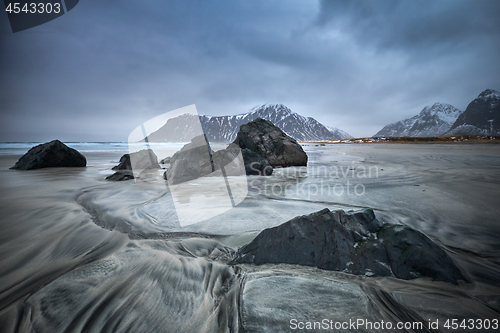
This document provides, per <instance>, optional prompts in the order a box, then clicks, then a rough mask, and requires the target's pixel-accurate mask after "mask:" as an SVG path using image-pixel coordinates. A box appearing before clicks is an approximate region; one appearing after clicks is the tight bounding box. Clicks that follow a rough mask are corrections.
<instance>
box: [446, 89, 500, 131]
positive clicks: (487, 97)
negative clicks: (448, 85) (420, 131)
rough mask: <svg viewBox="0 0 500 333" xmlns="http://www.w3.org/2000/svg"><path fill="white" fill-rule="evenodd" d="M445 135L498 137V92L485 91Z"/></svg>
mask: <svg viewBox="0 0 500 333" xmlns="http://www.w3.org/2000/svg"><path fill="white" fill-rule="evenodd" d="M446 134H447V135H500V92H498V91H496V90H492V89H486V90H485V91H483V92H482V93H481V94H479V96H478V97H477V98H476V99H474V100H473V101H472V102H470V104H469V105H468V106H467V108H466V109H465V111H464V112H463V113H462V114H461V115H460V116H459V117H458V118H457V120H456V121H455V123H454V124H453V125H452V126H451V128H450V130H449V131H448V132H447V133H446Z"/></svg>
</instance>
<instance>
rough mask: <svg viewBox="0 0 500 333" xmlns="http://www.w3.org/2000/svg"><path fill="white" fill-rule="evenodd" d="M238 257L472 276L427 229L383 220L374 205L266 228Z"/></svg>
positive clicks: (385, 272)
mask: <svg viewBox="0 0 500 333" xmlns="http://www.w3.org/2000/svg"><path fill="white" fill-rule="evenodd" d="M232 263H233V264H236V263H253V264H257V265H259V264H264V263H289V264H299V265H307V266H316V267H318V268H321V269H325V270H332V271H343V272H347V273H351V274H358V275H369V276H372V275H377V276H389V275H392V274H393V275H394V276H396V277H398V278H401V279H406V280H409V279H415V278H419V277H429V278H431V279H432V280H438V281H446V282H451V283H454V284H456V283H457V281H458V280H464V281H466V279H465V277H464V276H463V275H462V273H461V271H460V269H459V268H458V267H457V266H456V265H455V264H454V262H453V261H452V260H451V259H450V258H449V257H448V255H447V254H446V252H445V251H444V250H443V249H442V248H441V247H440V246H438V245H437V244H435V243H434V242H432V241H431V240H430V239H429V238H427V237H426V236H425V235H424V234H422V233H420V232H419V231H416V230H414V229H411V228H410V227H407V226H401V225H387V224H382V223H381V222H380V221H379V220H377V219H376V217H375V214H374V213H373V210H371V209H363V210H360V211H356V212H344V211H342V210H337V211H334V212H332V211H330V210H328V209H323V210H321V211H318V212H315V213H312V214H309V215H305V216H298V217H295V218H293V219H292V220H290V221H288V222H286V223H283V224H282V225H280V226H277V227H274V228H270V229H265V230H263V231H262V232H261V233H260V234H259V235H258V236H257V237H256V238H255V239H254V240H253V241H252V242H251V243H250V244H248V245H246V246H244V247H242V248H241V249H239V251H238V255H237V257H236V259H235V260H234V261H233V262H232Z"/></svg>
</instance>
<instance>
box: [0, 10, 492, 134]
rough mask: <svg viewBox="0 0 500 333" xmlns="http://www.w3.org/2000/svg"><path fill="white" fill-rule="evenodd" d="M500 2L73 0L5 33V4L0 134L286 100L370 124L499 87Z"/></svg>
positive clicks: (357, 125) (359, 130)
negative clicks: (56, 12) (57, 13)
mask: <svg viewBox="0 0 500 333" xmlns="http://www.w3.org/2000/svg"><path fill="white" fill-rule="evenodd" d="M498 13H500V1H498V0H481V1H475V0H469V1H460V0H448V1H431V0H428V1H419V0H412V1H396V0H380V1H368V0H365V1H336V0H325V1H313V0H303V1H298V0H293V1H291V0H282V1H269V0H265V1H256V0H246V1H235V0H225V1H224V0H217V1H215V0H214V1H202V0H196V1H187V0H186V1H165V0H156V1H153V0H152V1H128V0H121V1H111V0H100V1H95V0H80V3H79V4H78V5H77V6H76V7H75V8H74V9H73V10H72V11H70V12H69V13H68V14H66V15H63V16H62V17H60V18H58V19H56V20H54V21H51V22H49V23H46V24H44V25H41V26H38V27H35V28H33V29H30V30H26V31H23V32H19V33H16V34H13V33H12V32H11V30H10V27H9V24H8V19H7V15H6V13H3V14H1V15H0V29H1V31H0V45H1V46H0V60H1V62H0V66H1V67H0V107H1V117H2V121H1V127H0V141H47V140H51V139H55V138H57V139H60V140H63V141H126V140H127V137H128V134H129V133H130V132H131V131H132V130H133V129H134V128H135V127H136V126H138V125H139V124H141V123H142V122H144V121H147V120H148V119H150V118H152V117H155V116H157V115H159V114H162V113H164V112H168V111H171V110H174V109H177V108H180V107H183V106H186V105H190V104H196V106H197V109H198V112H199V113H200V114H211V115H227V114H235V113H242V112H245V111H247V110H248V109H250V108H252V107H254V106H255V105H257V104H261V103H283V104H285V105H287V106H288V107H289V108H291V109H292V110H293V111H295V112H297V113H299V114H302V115H304V116H312V117H314V118H316V119H317V120H319V121H320V122H322V123H323V124H325V125H330V126H335V127H339V128H340V129H342V130H345V131H347V132H348V133H350V134H352V135H353V136H356V137H360V136H371V135H373V134H374V133H376V132H377V131H378V130H380V129H381V128H382V127H383V126H385V125H386V124H388V123H391V122H394V121H398V120H401V119H404V118H408V117H411V116H413V115H415V114H417V113H419V112H420V111H421V110H422V109H423V108H424V107H425V106H427V105H432V104H433V103H435V102H443V103H449V104H452V105H453V106H455V107H457V108H459V109H461V110H464V109H465V108H466V106H467V104H468V103H469V102H470V101H472V99H474V98H475V97H477V95H479V93H480V92H481V91H483V90H484V89H487V88H491V89H496V90H500V75H499V74H500V64H499V63H500V61H499V59H500V15H499V14H498Z"/></svg>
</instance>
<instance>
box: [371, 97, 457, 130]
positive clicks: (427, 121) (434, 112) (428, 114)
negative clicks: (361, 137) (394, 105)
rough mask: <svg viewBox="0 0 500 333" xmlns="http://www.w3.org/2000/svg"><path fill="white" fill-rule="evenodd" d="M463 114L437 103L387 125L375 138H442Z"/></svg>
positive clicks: (452, 107) (453, 108) (450, 106)
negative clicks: (407, 117) (416, 113)
mask: <svg viewBox="0 0 500 333" xmlns="http://www.w3.org/2000/svg"><path fill="white" fill-rule="evenodd" d="M461 114H462V111H460V110H459V109H457V108H456V107H454V106H452V105H450V104H443V103H435V104H434V105H433V106H426V107H425V108H424V109H423V110H422V111H421V112H420V113H419V114H418V115H416V116H414V117H411V118H409V119H405V120H401V121H398V122H395V123H392V124H389V125H386V126H385V127H384V128H382V129H381V130H380V131H378V132H377V134H375V135H374V136H376V137H378V136H440V135H443V134H444V133H446V132H447V131H448V130H449V129H450V128H451V126H452V125H453V123H455V121H456V120H457V118H458V117H459V116H460V115H461Z"/></svg>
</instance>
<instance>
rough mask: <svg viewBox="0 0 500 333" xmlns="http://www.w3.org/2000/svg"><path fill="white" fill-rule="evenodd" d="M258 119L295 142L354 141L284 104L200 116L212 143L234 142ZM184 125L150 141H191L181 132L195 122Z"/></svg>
mask: <svg viewBox="0 0 500 333" xmlns="http://www.w3.org/2000/svg"><path fill="white" fill-rule="evenodd" d="M257 118H262V119H265V120H268V121H270V122H271V123H273V124H274V125H275V126H277V127H279V128H280V129H281V130H282V131H284V132H285V133H287V134H288V135H289V136H291V137H293V138H294V139H296V140H304V141H312V140H336V139H344V138H345V137H351V136H350V135H349V134H347V133H345V132H343V131H341V130H339V129H336V128H334V129H333V130H330V129H328V128H327V127H326V126H324V125H323V124H321V123H320V122H318V121H317V120H315V119H314V118H312V117H304V116H301V115H299V114H297V113H295V112H293V111H292V110H290V109H289V108H288V107H287V106H285V105H283V104H261V105H257V106H255V107H253V108H252V109H250V110H249V111H248V112H246V113H241V114H236V115H231V116H203V115H200V116H199V119H200V122H201V126H202V127H203V131H204V132H205V134H206V135H207V138H208V140H209V141H212V142H231V141H233V140H234V139H235V138H236V134H237V133H238V130H239V128H240V126H241V125H243V124H246V123H248V122H250V121H252V120H255V119H257ZM183 121H184V118H181V117H176V118H172V119H169V121H168V122H167V123H166V124H165V125H164V126H162V127H161V128H160V129H158V130H157V131H156V132H154V133H151V134H150V135H149V136H148V139H149V140H150V141H152V142H158V141H160V142H161V141H177V142H178V141H189V140H190V138H188V137H187V135H188V133H186V135H183V134H182V133H183V130H182V129H183V128H186V125H187V122H188V121H192V119H185V121H186V123H184V122H183ZM174 133H175V136H174V135H173V134H174Z"/></svg>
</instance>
